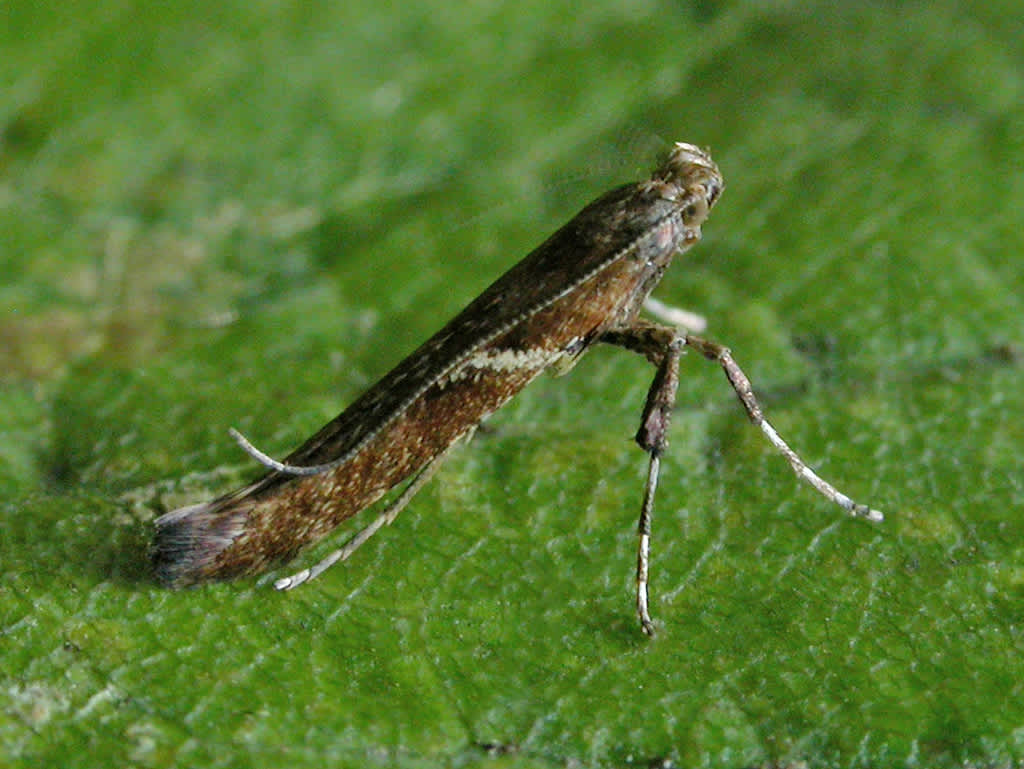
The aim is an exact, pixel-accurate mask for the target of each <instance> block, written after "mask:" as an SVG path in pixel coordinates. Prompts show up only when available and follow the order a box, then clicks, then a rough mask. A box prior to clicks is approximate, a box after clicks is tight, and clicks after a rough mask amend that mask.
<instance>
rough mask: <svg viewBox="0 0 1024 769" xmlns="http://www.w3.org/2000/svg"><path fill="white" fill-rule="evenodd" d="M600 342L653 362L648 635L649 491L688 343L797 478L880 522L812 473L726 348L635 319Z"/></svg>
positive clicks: (644, 511) (648, 417)
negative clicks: (718, 372) (717, 370)
mask: <svg viewBox="0 0 1024 769" xmlns="http://www.w3.org/2000/svg"><path fill="white" fill-rule="evenodd" d="M600 341H602V342H606V343H608V344H614V345H618V346H620V347H625V348H626V349H628V350H632V351H633V352H636V353H639V354H641V355H643V356H645V357H646V358H647V359H648V360H649V361H651V362H652V363H653V364H655V365H656V366H657V367H658V372H657V374H655V377H654V381H653V382H652V383H651V388H650V390H649V391H648V393H647V402H646V404H645V406H644V411H643V417H642V420H641V425H640V429H639V431H638V432H637V435H636V440H637V443H639V444H640V447H641V448H643V449H644V450H645V451H647V452H648V453H649V454H650V455H651V458H650V465H649V468H648V472H647V482H646V484H645V486H644V500H643V504H642V506H641V508H640V522H639V525H638V533H639V538H640V542H639V547H638V553H637V574H636V589H637V597H636V601H637V613H638V614H639V616H640V624H641V626H642V627H643V630H644V632H645V633H647V634H648V635H653V633H654V625H653V623H652V621H651V617H650V612H649V608H648V587H647V585H648V578H649V573H650V538H651V516H652V513H653V510H654V492H655V490H656V489H657V487H658V473H659V471H660V465H661V454H662V452H663V451H664V449H665V447H666V446H667V444H668V439H667V431H668V422H669V418H670V416H671V412H672V408H673V407H674V406H675V399H676V391H677V389H678V386H679V359H680V357H681V356H682V352H683V348H684V347H692V348H694V349H695V350H697V351H698V352H699V353H700V354H701V355H703V356H704V357H705V358H707V359H708V360H713V361H717V362H718V363H719V364H720V365H721V366H722V370H723V371H724V372H725V375H726V378H727V379H728V380H729V384H730V385H732V388H733V390H734V391H735V392H736V395H737V396H738V397H739V400H740V403H741V404H742V405H743V408H744V410H745V411H746V412H747V416H748V417H750V421H752V422H753V423H754V424H755V425H756V426H757V427H758V428H759V429H760V430H761V432H762V433H764V435H765V437H767V438H768V441H769V442H770V443H771V444H772V445H773V446H774V447H775V448H776V450H778V451H779V452H780V453H781V454H782V455H783V456H784V457H785V458H786V459H787V460H788V461H789V464H790V466H791V467H792V468H793V471H794V472H795V473H796V475H797V477H798V478H800V479H801V480H803V481H805V482H807V483H809V484H810V485H811V486H813V487H814V488H815V489H817V491H818V493H820V494H821V495H822V496H824V497H825V498H826V499H829V500H831V501H832V502H834V503H835V504H837V505H839V506H840V507H841V508H843V509H844V510H846V511H847V512H848V513H850V514H851V515H853V516H856V517H861V518H866V519H867V520H869V521H881V520H882V519H883V515H882V513H881V512H879V511H878V510H874V509H872V508H871V507H868V506H867V505H863V504H860V503H857V502H854V501H853V500H852V499H850V498H849V497H848V496H846V495H845V494H843V493H842V492H841V491H839V490H838V489H836V488H835V487H834V486H833V485H832V484H830V483H828V482H827V481H826V480H824V479H823V478H822V477H821V476H819V475H818V474H817V473H815V472H814V471H813V470H812V469H811V468H810V467H809V466H808V465H807V463H806V462H804V460H803V459H801V458H800V456H799V455H798V454H797V453H796V452H795V451H793V449H791V448H790V447H789V444H787V443H786V442H785V441H784V440H783V439H782V437H781V436H780V435H779V433H778V432H777V431H776V430H775V428H774V427H772V425H771V424H770V423H769V422H768V420H767V419H765V417H764V413H763V412H762V410H761V405H760V404H759V403H758V402H757V398H756V397H755V395H754V391H753V387H752V386H751V384H750V380H749V379H748V378H747V376H746V374H744V373H743V371H742V369H740V367H739V366H738V365H736V362H735V361H734V360H733V358H732V353H731V352H730V351H729V348H728V347H725V346H724V345H720V344H718V343H717V342H711V341H708V340H707V339H703V338H701V337H697V336H693V335H692V334H686V333H684V332H680V331H677V330H676V329H673V328H671V327H669V326H662V325H659V324H655V323H650V322H648V321H645V320H636V321H634V323H633V324H632V325H630V326H626V327H623V328H616V329H612V330H610V331H607V332H605V333H604V334H603V335H602V336H601V340H600Z"/></svg>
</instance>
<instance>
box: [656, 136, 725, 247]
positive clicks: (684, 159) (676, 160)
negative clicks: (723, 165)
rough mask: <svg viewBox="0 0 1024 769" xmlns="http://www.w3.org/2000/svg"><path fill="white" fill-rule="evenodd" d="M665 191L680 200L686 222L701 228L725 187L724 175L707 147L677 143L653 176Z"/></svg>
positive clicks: (674, 198)
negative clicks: (703, 148) (706, 149)
mask: <svg viewBox="0 0 1024 769" xmlns="http://www.w3.org/2000/svg"><path fill="white" fill-rule="evenodd" d="M651 181H652V182H654V183H658V182H660V183H661V184H660V186H662V189H663V190H664V192H663V194H665V193H667V196H668V197H669V198H671V199H672V200H674V201H675V202H677V203H678V204H679V206H680V209H681V211H682V215H683V223H684V224H685V225H687V226H690V227H699V226H700V224H701V222H703V221H704V219H705V217H707V215H708V211H710V210H711V207H712V206H713V205H714V204H715V201H717V200H718V197H719V195H721V194H722V190H723V189H724V188H725V182H724V181H723V180H722V174H721V172H720V171H719V170H718V166H717V165H715V161H713V160H712V159H711V155H709V154H708V153H707V152H706V151H705V150H702V149H701V148H700V147H697V146H696V145H693V144H686V143H685V142H677V143H676V144H675V146H674V147H673V148H672V151H671V152H669V154H668V157H667V158H666V159H665V161H664V162H663V163H662V164H661V165H660V166H658V168H657V170H655V172H654V173H653V174H652V175H651Z"/></svg>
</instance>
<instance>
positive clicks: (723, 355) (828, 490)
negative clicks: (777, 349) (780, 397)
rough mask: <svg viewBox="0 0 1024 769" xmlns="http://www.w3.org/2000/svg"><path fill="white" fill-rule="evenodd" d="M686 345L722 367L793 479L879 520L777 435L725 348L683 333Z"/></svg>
mask: <svg viewBox="0 0 1024 769" xmlns="http://www.w3.org/2000/svg"><path fill="white" fill-rule="evenodd" d="M686 345H687V347H692V348H693V349H695V350H696V351H697V352H699V353H700V354H701V355H703V356H704V357H705V358H707V359H708V360H713V361H717V362H718V363H719V364H720V365H721V366H722V370H723V371H724V372H725V376H726V377H727V378H728V380H729V384H731V385H732V389H733V390H735V391H736V395H737V396H738V397H739V399H740V403H742V404H743V408H744V410H745V411H746V412H747V416H748V417H750V421H751V422H753V423H754V424H755V425H756V426H757V427H758V428H759V429H760V430H761V432H762V433H764V435H765V437H766V438H768V440H769V442H771V444H772V445H773V446H774V447H775V448H776V449H777V450H778V451H779V453H780V454H782V456H784V457H785V458H786V459H787V460H788V461H789V465H790V467H792V468H793V472H794V473H796V476H797V478H799V479H800V480H802V481H805V482H807V483H809V484H810V485H811V486H813V487H814V488H815V489H817V490H818V493H819V494H821V495H822V496H823V497H825V498H826V499H828V500H831V501H832V502H834V503H835V504H837V505H839V506H840V507H841V508H843V510H845V511H846V512H848V513H849V514H850V515H852V516H855V517H858V518H866V519H867V520H869V521H876V522H877V521H881V520H882V519H883V518H884V517H885V516H884V515H883V514H882V513H881V512H880V511H878V510H874V509H873V508H871V507H868V506H867V505H863V504H860V503H859V502H854V501H853V500H852V499H850V498H849V497H848V496H846V495H845V494H843V493H842V492H841V491H839V489H837V488H836V487H835V486H833V485H832V484H831V483H829V482H828V481H826V480H825V479H824V478H822V477H821V476H820V475H818V474H817V473H816V472H814V471H813V470H812V469H811V468H810V467H809V466H808V465H807V463H806V462H804V460H803V459H801V458H800V455H798V454H797V453H796V452H795V451H793V449H791V448H790V447H789V444H788V443H786V442H785V441H784V440H783V439H782V436H780V435H779V434H778V432H777V431H776V430H775V428H774V427H772V426H771V424H770V423H769V422H768V420H767V419H765V418H764V413H763V412H762V411H761V405H760V404H759V403H758V402H757V398H756V397H755V396H754V390H753V387H752V386H751V384H750V380H749V379H747V375H746V374H744V373H743V371H742V370H741V369H740V367H739V366H737V365H736V362H735V361H734V360H733V359H732V353H731V352H730V351H729V348H728V347H725V346H724V345H720V344H718V343H717V342H711V341H708V340H707V339H702V338H701V337H698V336H693V335H691V334H687V335H686Z"/></svg>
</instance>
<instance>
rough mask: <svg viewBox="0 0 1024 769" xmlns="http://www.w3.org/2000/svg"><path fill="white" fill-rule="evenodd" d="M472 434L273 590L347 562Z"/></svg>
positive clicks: (456, 442)
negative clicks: (362, 523)
mask: <svg viewBox="0 0 1024 769" xmlns="http://www.w3.org/2000/svg"><path fill="white" fill-rule="evenodd" d="M474 432H476V428H475V427H474V428H472V429H470V430H468V431H467V432H466V433H464V434H463V436H462V437H461V438H456V439H455V440H454V441H452V442H451V444H450V445H449V446H448V448H446V449H445V450H444V451H442V452H441V453H440V454H438V455H437V456H435V457H434V458H433V459H431V460H430V461H429V462H427V464H425V465H424V466H423V467H422V468H420V471H419V472H418V473H417V474H416V477H415V478H413V479H412V480H411V481H409V483H408V485H407V486H406V487H405V488H404V489H402V493H401V494H399V495H398V496H397V497H396V498H395V499H394V500H393V501H392V502H391V503H390V504H389V505H388V506H387V507H386V508H384V510H383V511H382V512H381V513H380V515H378V516H377V517H376V518H375V519H374V520H373V521H371V522H370V524H369V525H368V526H366V527H365V528H364V529H362V530H361V531H359V532H358V533H356V534H355V535H354V536H353V537H352V538H351V539H349V540H348V541H347V542H346V543H345V544H344V545H342V546H341V547H340V548H338V549H337V550H335V551H333V552H332V553H329V554H328V555H327V556H326V557H325V558H324V559H323V560H321V561H319V562H318V563H316V564H314V565H313V566H311V567H310V568H308V569H303V570H302V571H300V572H296V573H295V574H292V575H291V576H288V577H282V578H281V579H279V580H277V581H276V582H274V587H275V588H277V589H278V590H291V589H292V588H296V587H298V586H299V585H301V584H302V583H304V582H309V581H310V580H311V579H316V578H317V577H319V576H320V575H321V574H323V573H324V572H325V571H327V570H328V569H329V568H331V567H332V566H333V565H334V564H336V563H337V562H338V561H345V560H347V559H348V557H349V556H350V555H352V553H354V552H355V551H356V550H358V549H359V547H360V546H361V545H362V544H363V543H364V542H366V540H368V539H369V538H370V537H372V536H373V535H374V534H376V533H377V532H378V531H380V530H381V529H382V528H384V527H385V526H390V525H391V524H392V523H394V522H395V519H396V518H397V517H398V514H399V513H400V512H402V510H403V509H405V506H406V505H408V504H409V502H410V500H412V498H413V497H414V496H416V492H418V491H419V490H420V489H421V488H423V486H424V484H426V482H427V481H429V480H430V479H431V478H432V477H433V476H434V473H436V472H437V468H438V467H440V466H441V462H442V461H443V460H444V459H445V457H447V456H448V455H449V454H450V453H451V451H452V449H453V448H454V447H455V446H456V444H458V443H459V441H460V440H465V441H469V439H470V438H472V437H473V433H474Z"/></svg>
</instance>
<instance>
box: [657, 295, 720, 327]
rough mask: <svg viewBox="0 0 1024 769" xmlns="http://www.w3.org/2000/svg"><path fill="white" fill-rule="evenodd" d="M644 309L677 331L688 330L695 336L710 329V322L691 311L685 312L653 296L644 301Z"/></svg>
mask: <svg viewBox="0 0 1024 769" xmlns="http://www.w3.org/2000/svg"><path fill="white" fill-rule="evenodd" d="M644 309H645V310H647V312H649V313H650V314H651V315H653V316H654V317H655V318H657V319H658V320H660V321H661V322H662V323H668V324H669V325H670V326H674V327H676V328H677V329H684V328H685V329H686V330H687V331H692V332H694V333H695V334H700V333H702V332H703V331H704V330H705V329H706V328H707V327H708V320H707V318H705V317H704V316H703V315H699V314H698V313H695V312H693V311H691V310H684V309H683V308H682V307H676V306H674V305H671V304H665V303H664V302H662V301H661V300H659V299H655V298H654V297H653V296H649V297H647V298H646V299H644Z"/></svg>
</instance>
